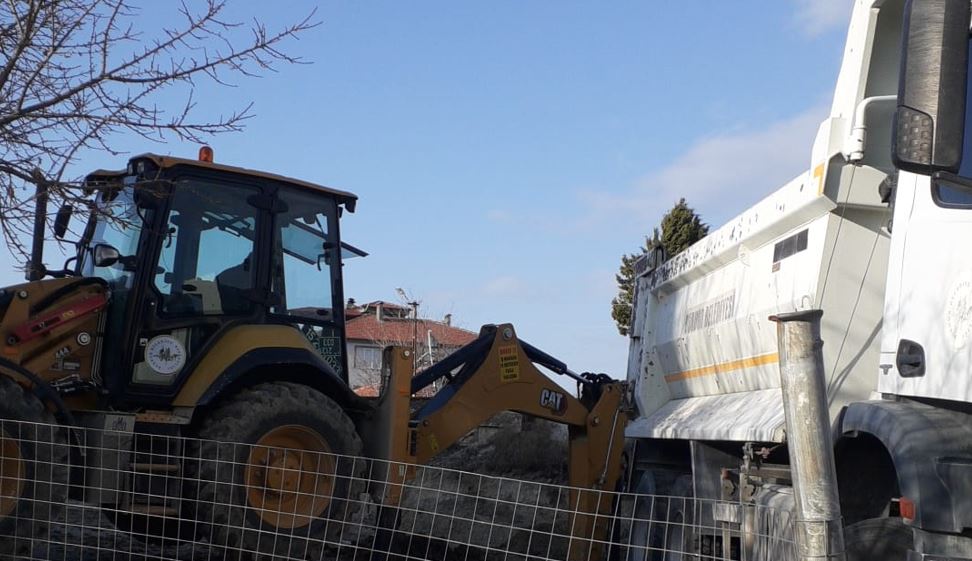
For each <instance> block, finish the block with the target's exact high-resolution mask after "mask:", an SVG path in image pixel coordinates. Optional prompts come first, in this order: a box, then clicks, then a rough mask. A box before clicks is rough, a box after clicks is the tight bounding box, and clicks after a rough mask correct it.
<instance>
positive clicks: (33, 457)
mask: <svg viewBox="0 0 972 561" xmlns="http://www.w3.org/2000/svg"><path fill="white" fill-rule="evenodd" d="M69 461H70V454H69V450H68V444H67V435H66V430H65V429H64V428H62V427H60V426H58V424H57V421H56V420H55V419H54V416H53V415H51V414H50V413H49V412H48V411H47V408H46V407H44V404H43V403H42V402H41V401H40V400H39V399H37V397H36V396H34V395H33V394H31V393H28V392H26V391H24V389H23V388H22V387H20V386H19V385H18V384H17V383H16V382H14V381H13V380H11V379H10V378H8V377H7V376H4V375H0V558H2V559H11V558H13V559H23V558H30V556H31V553H30V550H31V546H32V544H33V542H34V541H37V542H38V543H39V544H43V543H44V542H45V541H47V536H48V533H49V531H50V526H51V523H52V522H57V520H58V519H60V517H61V514H62V513H63V511H64V507H65V504H66V503H67V489H68V477H69V474H70V468H69V465H68V464H69Z"/></svg>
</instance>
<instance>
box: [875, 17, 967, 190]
mask: <svg viewBox="0 0 972 561" xmlns="http://www.w3.org/2000/svg"><path fill="white" fill-rule="evenodd" d="M969 13H970V12H969V1H968V0H909V2H908V3H907V4H906V6H905V14H904V16H905V19H904V27H903V30H902V45H901V48H902V52H901V74H900V81H899V83H898V109H897V111H896V112H895V115H894V134H893V137H892V146H891V156H892V160H893V162H894V165H895V166H896V167H898V168H899V169H903V170H906V171H912V172H917V173H932V172H934V171H950V172H955V171H958V168H959V166H960V165H961V163H962V141H963V133H964V129H965V96H966V91H965V90H966V78H967V77H966V74H967V72H968V55H969Z"/></svg>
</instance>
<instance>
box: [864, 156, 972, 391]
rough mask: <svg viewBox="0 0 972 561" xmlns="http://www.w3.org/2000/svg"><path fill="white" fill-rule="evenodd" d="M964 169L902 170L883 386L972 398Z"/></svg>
mask: <svg viewBox="0 0 972 561" xmlns="http://www.w3.org/2000/svg"><path fill="white" fill-rule="evenodd" d="M964 167H966V166H963V168H964ZM968 167H970V168H972V166H968ZM963 175H968V174H964V173H963V174H960V175H946V174H936V175H935V176H933V177H928V176H921V175H915V174H911V173H905V172H902V173H901V174H900V178H899V181H898V186H897V189H896V196H895V210H894V219H893V222H892V236H891V259H890V263H889V267H888V273H889V274H888V292H887V295H886V303H885V335H884V337H883V339H882V345H881V374H879V376H880V380H879V384H878V386H879V389H880V391H882V392H886V393H893V394H897V395H911V396H919V397H934V398H941V399H949V400H956V401H972V375H970V372H972V252H970V251H969V246H968V243H969V242H968V240H969V239H972V177H963Z"/></svg>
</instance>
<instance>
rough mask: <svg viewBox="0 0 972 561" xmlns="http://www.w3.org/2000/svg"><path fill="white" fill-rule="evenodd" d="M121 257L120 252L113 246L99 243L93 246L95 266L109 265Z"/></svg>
mask: <svg viewBox="0 0 972 561" xmlns="http://www.w3.org/2000/svg"><path fill="white" fill-rule="evenodd" d="M120 259H121V254H120V253H118V250H117V249H115V248H114V247H112V246H110V245H108V244H103V243H100V244H98V245H96V246H94V264H95V267H111V266H112V265H114V264H115V263H118V261H119V260H120Z"/></svg>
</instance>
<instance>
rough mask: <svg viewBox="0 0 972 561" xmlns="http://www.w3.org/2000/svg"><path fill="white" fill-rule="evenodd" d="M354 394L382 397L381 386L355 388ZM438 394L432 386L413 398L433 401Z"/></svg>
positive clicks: (420, 391) (372, 385)
mask: <svg viewBox="0 0 972 561" xmlns="http://www.w3.org/2000/svg"><path fill="white" fill-rule="evenodd" d="M354 393H356V394H358V395H359V396H360V397H380V396H381V385H380V384H371V385H370V386H360V387H357V388H354ZM435 394H436V390H435V389H434V388H433V387H432V386H426V387H424V388H422V389H421V390H419V391H418V393H416V394H415V395H414V396H413V397H416V398H419V399H431V398H432V397H434V396H435Z"/></svg>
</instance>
